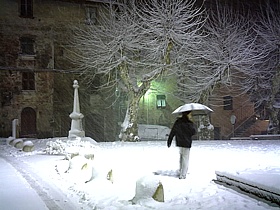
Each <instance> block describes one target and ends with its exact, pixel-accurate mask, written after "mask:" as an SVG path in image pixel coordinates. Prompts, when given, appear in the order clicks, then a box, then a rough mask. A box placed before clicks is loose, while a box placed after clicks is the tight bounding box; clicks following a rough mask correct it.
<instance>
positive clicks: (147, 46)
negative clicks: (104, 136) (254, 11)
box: [71, 0, 204, 141]
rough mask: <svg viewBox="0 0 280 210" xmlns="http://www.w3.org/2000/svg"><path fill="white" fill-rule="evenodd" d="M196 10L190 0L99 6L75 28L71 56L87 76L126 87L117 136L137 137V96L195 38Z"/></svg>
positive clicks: (172, 67)
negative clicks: (94, 19)
mask: <svg viewBox="0 0 280 210" xmlns="http://www.w3.org/2000/svg"><path fill="white" fill-rule="evenodd" d="M203 18H204V16H203V15H202V11H201V9H200V8H197V7H196V6H195V0H189V1H183V0H162V1H157V0H149V1H148V0H147V1H146V0H143V1H138V2H137V3H136V2H134V1H129V2H128V3H127V4H118V5H107V6H104V8H103V12H102V13H100V18H99V22H98V24H95V25H90V26H88V27H82V28H78V29H77V30H75V31H74V37H75V38H74V40H73V41H72V46H73V48H72V53H71V55H72V56H73V57H72V61H73V62H74V63H75V64H76V65H77V67H78V70H79V71H81V72H82V74H84V75H85V77H88V78H89V80H90V81H92V78H94V77H96V76H97V75H102V76H104V77H105V78H106V79H105V80H104V81H106V83H103V85H104V86H105V85H107V86H118V87H119V88H122V89H123V91H125V92H126V93H127V96H128V107H127V112H126V117H125V119H124V122H123V124H122V129H121V133H120V138H121V139H122V140H125V141H136V140H137V138H138V137H137V132H138V126H137V113H138V106H139V100H140V98H141V97H142V96H143V95H144V94H145V93H146V91H147V90H148V89H149V88H150V85H151V82H152V81H153V80H155V79H157V78H158V77H160V76H166V75H169V74H173V73H174V72H176V71H177V69H178V67H179V66H180V65H181V64H182V63H184V62H185V61H186V60H187V59H186V58H188V56H191V55H192V54H191V53H189V52H191V51H192V49H193V48H194V46H195V45H196V44H197V43H199V41H200V35H199V34H198V32H199V29H200V27H201V25H202V24H203V21H204V20H203Z"/></svg>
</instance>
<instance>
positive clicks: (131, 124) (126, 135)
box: [119, 93, 141, 141]
mask: <svg viewBox="0 0 280 210" xmlns="http://www.w3.org/2000/svg"><path fill="white" fill-rule="evenodd" d="M140 98H141V96H139V95H136V94H135V93H134V94H132V97H131V98H130V99H129V104H128V107H127V111H126V116H125V119H124V122H123V123H122V128H121V133H120V136H119V137H120V139H121V140H122V141H138V140H139V137H138V122H137V116H138V110H139V101H140Z"/></svg>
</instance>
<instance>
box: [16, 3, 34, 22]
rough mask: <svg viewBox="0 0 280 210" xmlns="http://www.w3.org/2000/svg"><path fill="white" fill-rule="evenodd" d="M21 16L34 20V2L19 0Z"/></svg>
mask: <svg viewBox="0 0 280 210" xmlns="http://www.w3.org/2000/svg"><path fill="white" fill-rule="evenodd" d="M19 16H20V17H22V18H33V0H19Z"/></svg>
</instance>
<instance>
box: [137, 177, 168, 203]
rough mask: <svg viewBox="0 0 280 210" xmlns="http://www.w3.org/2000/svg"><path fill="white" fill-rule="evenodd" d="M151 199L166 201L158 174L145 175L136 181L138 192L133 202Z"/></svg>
mask: <svg viewBox="0 0 280 210" xmlns="http://www.w3.org/2000/svg"><path fill="white" fill-rule="evenodd" d="M151 199H154V200H155V201H159V202H164V192H163V186H162V183H161V181H160V180H159V179H158V178H157V177H156V176H144V177H142V178H140V179H138V180H137V182H136V194H135V196H134V198H133V199H132V203H134V204H138V203H142V202H143V201H145V200H147V201H149V200H151Z"/></svg>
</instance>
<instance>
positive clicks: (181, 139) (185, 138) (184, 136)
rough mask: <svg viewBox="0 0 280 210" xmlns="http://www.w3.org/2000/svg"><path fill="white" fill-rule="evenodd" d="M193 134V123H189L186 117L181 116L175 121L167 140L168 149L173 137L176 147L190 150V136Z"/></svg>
mask: <svg viewBox="0 0 280 210" xmlns="http://www.w3.org/2000/svg"><path fill="white" fill-rule="evenodd" d="M195 133H196V131H195V128H194V124H193V122H192V121H190V120H189V118H188V117H187V116H184V115H183V116H182V117H181V118H178V119H177V120H176V121H175V123H174V125H173V127H172V129H171V131H170V134H169V137H168V140H167V146H168V147H170V145H171V143H172V140H173V137H174V136H175V140H176V146H177V147H186V148H191V146H192V136H193V135H194V134H195Z"/></svg>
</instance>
